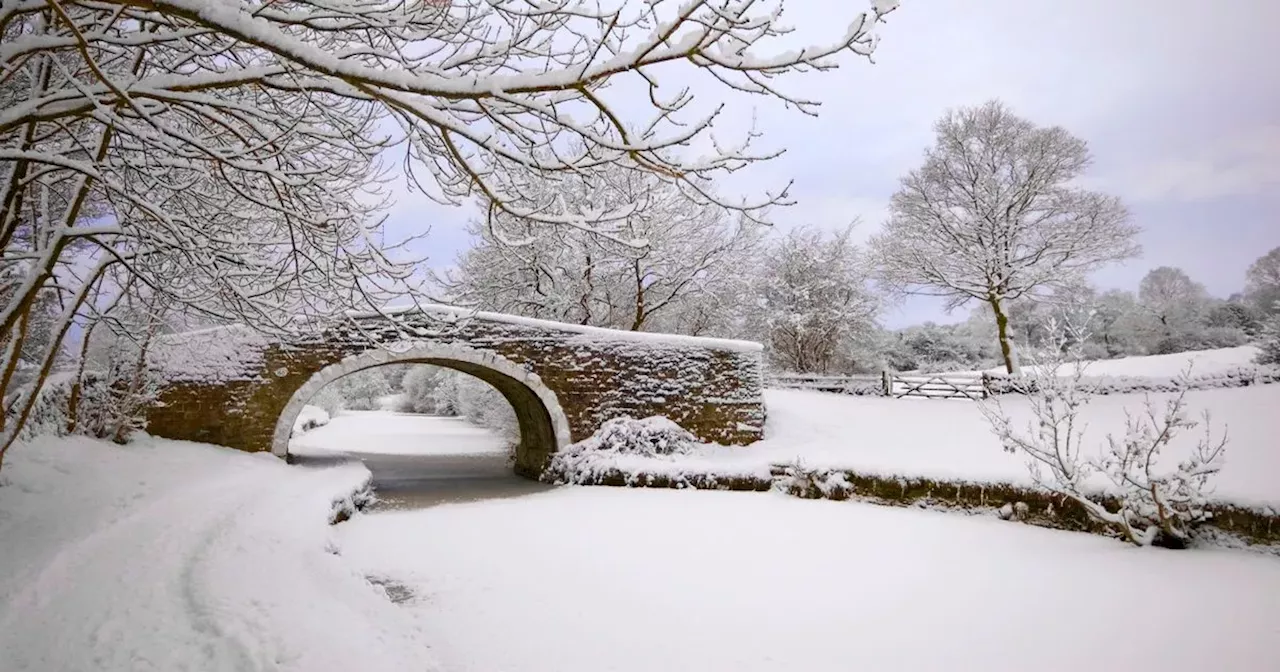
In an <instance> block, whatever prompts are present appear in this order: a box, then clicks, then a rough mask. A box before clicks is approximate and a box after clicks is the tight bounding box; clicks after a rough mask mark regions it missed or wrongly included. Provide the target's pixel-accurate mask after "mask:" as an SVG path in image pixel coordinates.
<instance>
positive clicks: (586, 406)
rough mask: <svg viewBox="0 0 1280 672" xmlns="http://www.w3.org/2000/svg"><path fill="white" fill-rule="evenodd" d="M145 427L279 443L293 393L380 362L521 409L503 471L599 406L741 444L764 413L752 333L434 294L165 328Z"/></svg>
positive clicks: (282, 446) (285, 435)
mask: <svg viewBox="0 0 1280 672" xmlns="http://www.w3.org/2000/svg"><path fill="white" fill-rule="evenodd" d="M152 361H153V363H154V365H155V368H156V370H157V371H158V372H159V373H160V374H161V375H162V376H163V377H164V378H165V380H166V384H165V387H164V388H163V390H162V392H161V394H160V399H159V402H160V403H159V404H157V406H156V407H155V408H153V409H152V410H151V411H150V412H149V413H148V428H147V431H149V432H150V433H151V434H153V435H156V436H162V437H166V438H172V439H185V440H191V441H204V442H208V443H216V444H221V445H224V446H230V447H232V448H238V449H241V450H247V451H266V450H270V451H272V452H273V453H275V454H277V455H281V456H285V455H287V453H288V448H289V435H290V432H291V431H292V427H293V422H294V420H295V419H296V417H297V415H298V412H299V411H301V410H302V406H303V405H304V404H305V403H306V402H307V401H308V400H309V399H311V397H312V395H314V394H315V393H316V392H318V391H319V390H320V388H322V387H324V386H325V385H326V384H328V383H329V382H331V381H333V380H336V379H338V378H341V377H342V376H345V375H347V374H350V373H354V372H356V371H360V370H362V369H367V368H371V367H375V366H381V365H383V364H392V363H403V362H418V363H424V364H435V365H437V366H443V367H448V368H451V369H456V370H458V371H462V372H464V373H469V374H472V375H474V376H476V377H478V378H480V379H482V380H484V381H486V382H488V383H489V384H491V385H493V386H494V387H495V388H497V389H498V391H499V392H501V393H502V395H503V396H504V397H506V399H507V401H509V402H510V403H511V406H512V408H513V409H514V410H515V413H516V417H517V418H518V420H519V423H520V435H521V439H520V444H519V446H518V447H517V449H516V471H517V472H519V473H521V474H523V475H526V476H533V477H536V476H537V474H539V473H540V472H541V470H542V468H543V466H544V464H545V462H546V460H547V458H548V457H549V456H550V455H551V453H552V452H554V451H555V450H557V449H559V448H562V447H564V446H565V445H567V444H569V443H572V442H574V441H580V440H582V439H584V438H586V437H588V436H590V435H591V434H592V433H594V432H595V430H596V429H597V428H598V427H599V426H600V424H601V423H602V422H604V421H605V420H609V419H611V418H615V417H619V416H623V415H629V416H632V417H637V418H643V417H648V416H651V415H665V416H667V417H668V418H671V419H672V420H674V421H675V422H676V423H678V424H680V425H681V426H683V427H684V428H686V429H688V430H689V431H690V432H692V433H693V434H695V435H696V436H698V437H699V438H701V439H703V440H705V441H709V442H716V443H722V444H744V443H749V442H752V441H755V440H757V439H759V438H760V436H761V430H762V427H763V424H764V405H763V399H762V397H761V388H762V385H763V380H762V370H761V369H762V362H761V348H760V345H759V344H757V343H749V342H745V341H730V340H721V339H709V338H696V337H686V336H671V335H665V334H649V333H637V332H625V331H616V330H612V329H599V328H593V327H582V326H578V325H572V324H564V323H560V322H550V321H546V320H532V319H526V318H520V317H514V316H510V315H501V314H495V313H481V312H471V311H466V310H462V309H457V308H451V307H446V306H419V307H415V308H414V309H412V310H404V311H398V312H395V313H390V314H388V313H384V314H379V315H369V316H363V317H360V318H358V319H356V320H355V324H354V325H352V326H349V327H343V328H341V329H331V330H328V331H325V332H322V333H319V334H317V335H315V336H311V337H306V338H296V339H291V340H277V339H272V338H269V337H266V336H263V335H262V334H259V333H257V332H254V331H252V330H249V329H247V328H245V327H235V326H232V327H218V328H214V329H206V330H201V331H194V332H187V333H184V334H175V335H172V336H169V337H166V338H165V340H164V342H163V343H161V344H159V345H158V346H157V347H156V348H155V350H154V351H153V356H152Z"/></svg>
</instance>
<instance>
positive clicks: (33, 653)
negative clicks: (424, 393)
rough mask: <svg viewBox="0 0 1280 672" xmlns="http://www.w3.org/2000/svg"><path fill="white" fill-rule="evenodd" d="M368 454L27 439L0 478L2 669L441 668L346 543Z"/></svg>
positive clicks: (154, 441)
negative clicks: (331, 463)
mask: <svg viewBox="0 0 1280 672" xmlns="http://www.w3.org/2000/svg"><path fill="white" fill-rule="evenodd" d="M367 476H368V472H367V471H365V470H364V468H363V467H361V466H360V465H358V464H346V465H341V466H337V467H331V468H326V469H300V468H290V467H287V466H286V465H285V464H284V463H283V462H281V461H280V460H278V459H276V458H273V457H269V456H264V455H248V454H245V453H240V452H237V451H233V450H230V449H225V448H218V447H214V446H207V445H201V444H193V443H184V442H175V441H163V440H157V439H144V440H142V441H140V442H138V443H136V444H134V445H129V446H123V447H122V446H116V445H114V444H109V443H105V442H99V441H92V440H88V439H44V440H40V441H38V442H36V443H34V444H28V445H22V444H20V445H18V446H16V447H15V448H14V449H13V450H12V451H11V452H10V454H9V455H8V456H7V458H6V464H5V469H4V472H3V474H2V475H0V478H3V481H4V484H3V485H0V669H3V670H4V672H19V671H26V670H30V671H32V672H49V671H52V670H86V671H87V670H95V671H97V670H103V671H108V670H109V671H115V670H120V671H134V670H158V671H164V672H170V671H175V670H199V671H202V672H206V671H207V672H214V671H221V670H298V671H299V672H316V671H327V670H334V671H335V672H336V671H347V670H388V671H390V670H397V671H399V670H409V669H412V670H424V669H427V670H429V669H435V668H434V663H433V662H432V660H433V659H432V658H431V655H430V652H429V651H428V645H427V641H426V639H425V638H423V636H422V634H421V632H420V631H419V629H418V628H417V627H416V626H415V625H414V624H413V622H412V617H411V615H409V614H406V613H405V612H404V611H403V610H400V609H397V608H396V607H395V606H394V605H392V604H391V603H390V602H388V601H387V600H386V598H385V596H384V595H383V594H381V593H380V591H379V589H377V588H375V587H373V586H371V585H370V584H369V583H368V582H367V581H366V580H365V579H364V577H363V576H362V575H361V574H359V573H358V572H356V571H355V570H353V569H352V567H351V565H350V564H349V563H348V562H347V561H346V560H344V559H343V558H341V557H340V556H337V555H334V554H333V553H332V552H331V551H332V550H333V548H334V547H333V541H332V538H331V535H332V533H333V530H334V528H331V527H329V525H328V516H329V512H330V508H331V505H332V500H333V499H334V498H335V497H336V496H339V495H341V494H343V493H345V492H349V491H350V490H351V489H352V488H353V487H354V486H356V485H357V484H359V483H361V482H362V481H363V480H364V479H365V478H367Z"/></svg>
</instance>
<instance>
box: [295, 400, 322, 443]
mask: <svg viewBox="0 0 1280 672" xmlns="http://www.w3.org/2000/svg"><path fill="white" fill-rule="evenodd" d="M329 420H330V418H329V412H328V411H326V410H324V409H323V408H320V407H319V406H311V405H307V406H303V407H302V411H300V412H299V413H298V417H297V418H296V419H295V420H294V421H293V436H298V435H299V434H303V433H305V432H309V431H311V430H313V429H315V428H316V427H323V426H325V425H327V424H329Z"/></svg>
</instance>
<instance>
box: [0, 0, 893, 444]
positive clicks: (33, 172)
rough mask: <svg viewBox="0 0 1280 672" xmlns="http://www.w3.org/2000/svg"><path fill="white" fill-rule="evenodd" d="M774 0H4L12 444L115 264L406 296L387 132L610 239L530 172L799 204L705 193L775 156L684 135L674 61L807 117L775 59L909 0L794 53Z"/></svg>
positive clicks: (421, 156)
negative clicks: (47, 309)
mask: <svg viewBox="0 0 1280 672" xmlns="http://www.w3.org/2000/svg"><path fill="white" fill-rule="evenodd" d="M764 4H765V3H759V2H754V1H752V0H692V1H687V2H680V3H675V2H667V1H663V0H656V1H649V2H619V3H612V4H610V5H609V6H608V7H604V6H601V5H599V4H598V3H592V2H585V1H583V0H544V1H540V2H536V3H534V2H527V1H526V0H451V1H443V0H283V1H280V2H258V1H256V0H6V1H5V2H3V3H2V4H0V248H2V256H0V278H3V286H2V287H0V300H2V302H3V303H2V305H0V351H2V352H3V357H4V358H3V360H2V361H0V380H3V381H4V387H5V389H0V395H2V396H3V398H5V399H6V400H7V401H6V406H5V409H4V413H3V414H0V458H2V457H3V451H4V450H5V449H6V448H7V447H8V445H10V444H11V442H12V439H13V437H14V436H16V431H17V426H18V425H21V424H22V422H23V419H24V418H26V417H27V415H28V413H29V411H30V409H31V406H32V404H33V403H34V399H35V389H36V388H38V387H39V381H41V380H43V379H44V377H45V376H46V375H47V374H48V372H49V371H50V369H51V368H52V367H53V365H54V361H55V358H56V355H57V353H58V352H59V351H60V349H61V346H62V344H63V341H64V338H65V336H66V335H67V334H68V333H69V332H70V331H71V330H72V325H73V323H75V322H76V321H77V320H81V319H83V318H84V316H85V315H86V313H91V312H93V310H94V308H93V307H92V306H91V305H89V302H90V300H91V297H93V296H99V295H104V294H109V293H110V292H103V291H102V288H103V286H104V284H106V283H108V280H107V278H109V277H120V276H119V273H116V272H115V271H113V269H124V270H125V275H126V276H130V277H133V278H135V279H136V282H135V283H134V284H135V285H136V286H137V287H140V288H146V289H147V290H148V291H150V292H153V293H158V294H163V295H165V296H166V297H167V303H168V305H173V306H175V307H176V309H178V310H180V311H195V312H203V313H206V314H208V316H209V318H210V319H214V320H219V321H229V320H234V321H239V322H245V323H247V324H250V325H251V326H253V327H255V328H260V329H267V330H273V331H278V332H286V333H293V332H294V331H295V330H297V329H299V325H300V323H302V322H306V323H308V324H316V323H321V322H323V321H325V320H331V319H340V318H341V316H342V315H343V314H344V311H345V310H347V309H349V308H351V307H366V308H367V307H371V306H372V307H376V306H378V305H381V304H382V303H384V302H385V301H386V300H387V299H389V298H390V297H392V296H395V295H398V294H401V293H402V292H403V291H404V290H405V289H406V285H407V284H408V283H410V281H411V280H413V275H412V272H413V268H414V267H413V264H412V263H411V262H412V261H414V260H412V259H406V258H404V257H403V256H397V255H396V254H394V253H389V252H388V249H387V248H388V246H389V244H390V243H388V242H387V241H385V240H384V237H383V231H382V229H381V212H382V210H381V207H382V206H383V205H384V204H385V203H386V199H387V197H388V193H387V191H386V190H385V189H384V186H383V183H382V181H381V179H380V178H381V176H383V175H384V174H385V167H384V165H383V163H382V157H383V156H384V155H385V154H386V152H387V150H388V149H389V148H392V147H400V148H403V149H404V152H405V158H406V166H407V167H408V173H409V175H410V176H411V179H412V181H413V183H414V184H415V185H417V186H418V187H420V188H422V189H423V190H424V191H426V192H427V193H428V194H429V195H431V196H432V197H434V198H436V199H438V200H440V201H443V202H446V203H461V202H464V201H467V200H469V199H471V198H472V197H473V196H476V195H483V196H484V197H485V202H486V203H487V204H488V205H489V213H490V215H496V214H497V213H499V212H503V213H507V214H511V215H514V216H519V217H522V218H524V219H525V220H527V221H531V222H535V223H538V224H542V225H548V226H554V225H567V226H573V227H578V228H582V229H587V230H592V231H599V232H601V233H602V234H608V233H609V231H610V229H611V227H614V226H616V225H617V224H618V223H619V222H622V221H624V220H625V219H626V218H627V217H628V216H629V215H630V214H631V213H632V212H633V211H634V209H635V207H636V204H635V203H619V204H616V205H615V206H614V207H611V208H590V209H586V210H577V211H572V210H564V209H561V208H554V207H551V206H552V205H553V204H552V203H548V202H536V201H531V200H530V199H528V198H527V197H526V196H527V195H526V194H525V193H524V188H525V186H526V183H527V180H526V176H527V175H529V174H530V172H534V173H579V174H582V173H592V172H594V171H597V170H600V169H602V167H604V166H607V165H611V164H623V165H626V166H628V167H630V168H633V169H636V170H645V171H651V172H655V173H659V174H662V175H664V176H666V177H668V178H669V179H670V180H672V181H673V183H675V184H677V185H678V187H679V188H680V189H682V190H683V191H684V192H685V193H686V194H687V195H688V196H689V197H690V198H692V199H696V200H698V201H699V202H701V203H706V204H712V205H716V206H718V207H722V208H725V209H736V210H738V211H740V212H743V213H747V214H750V213H753V212H756V211H758V209H760V208H763V207H767V206H769V205H772V204H776V203H785V202H787V200H788V196H787V194H786V188H785V185H780V187H779V189H777V190H776V191H774V192H772V193H767V194H763V195H761V196H759V197H757V198H754V199H752V200H749V201H736V200H735V201H732V202H730V201H728V200H724V199H720V198H719V197H717V196H716V195H715V194H714V193H713V192H711V191H709V190H707V189H706V188H705V185H706V184H709V180H710V179H711V178H713V177H714V176H715V175H717V174H719V173H722V172H725V171H729V170H735V169H738V168H740V167H742V166H744V165H745V164H748V163H750V162H752V161H756V160H760V159H766V158H769V157H771V156H774V155H776V153H777V152H774V151H770V150H767V149H763V150H762V149H757V148H755V147H754V146H753V145H752V142H751V141H752V140H754V139H755V138H756V137H757V136H758V133H757V132H756V131H755V129H752V130H751V131H750V132H748V133H746V134H744V135H743V136H742V137H741V138H739V139H737V141H734V140H733V139H725V138H723V137H718V138H715V142H712V143H710V144H711V145H713V146H714V147H715V148H716V151H714V152H711V153H709V154H706V155H703V156H691V155H690V153H689V152H687V151H683V150H684V148H685V147H687V146H688V145H689V144H691V143H695V142H701V139H702V138H708V139H709V138H710V133H711V130H712V129H713V127H714V126H715V123H716V120H717V118H718V116H719V114H720V113H721V111H722V110H723V104H721V105H720V106H716V105H698V104H695V97H694V94H693V90H692V89H691V88H689V87H687V86H683V85H671V84H668V85H662V84H661V80H660V79H659V78H660V76H661V77H669V76H671V75H678V74H679V73H680V72H682V71H683V72H684V73H687V74H696V75H697V76H699V77H702V78H703V79H704V80H706V81H711V82H715V83H716V84H715V86H714V87H713V88H716V89H719V91H717V93H723V92H724V91H725V90H730V89H731V90H736V91H739V92H745V93H747V94H755V95H758V96H761V97H764V98H772V99H775V100H780V101H783V102H785V103H787V104H788V105H789V106H791V107H794V108H796V109H799V110H800V111H802V112H806V113H814V111H815V109H816V105H817V103H816V102H815V101H812V100H808V99H804V98H799V97H796V96H794V95H791V94H788V93H787V92H786V91H785V90H784V89H782V88H780V87H781V84H782V83H783V81H784V80H785V75H788V74H790V73H795V72H801V71H812V70H826V69H830V68H833V67H835V66H836V63H837V60H836V57H837V56H838V55H840V54H841V53H842V52H851V53H853V54H855V55H860V56H863V57H866V56H869V55H870V54H871V52H872V51H873V49H874V47H875V44H876V36H875V33H874V28H875V25H876V23H877V22H878V21H879V20H880V19H881V18H882V16H883V15H884V14H885V13H887V11H889V10H891V9H892V8H893V6H894V5H895V4H896V3H894V2H892V1H890V0H877V2H875V3H873V4H872V7H871V9H870V10H868V11H865V12H862V13H857V14H854V15H853V16H852V17H851V19H852V23H851V24H850V26H849V29H848V30H847V31H846V32H845V33H844V34H843V36H842V37H841V38H839V39H837V40H835V41H833V42H832V43H831V44H828V45H819V46H814V47H810V48H807V49H803V50H799V51H788V52H784V53H769V48H770V45H771V44H772V43H775V42H776V41H777V38H779V37H781V36H783V35H784V34H785V33H786V32H787V29H786V28H785V27H783V26H782V25H781V24H780V23H779V21H780V17H779V14H778V12H777V11H776V10H777V9H778V8H777V7H776V6H772V7H766V6H764ZM611 84H612V85H615V86H610V85H611ZM623 84H626V85H623ZM706 90H707V88H706V87H702V88H700V89H699V93H702V92H703V91H706ZM712 95H713V96H714V95H716V94H712ZM721 100H723V99H721ZM50 293H52V294H54V295H55V296H56V301H55V303H56V304H57V305H58V308H59V309H58V313H57V315H56V316H55V318H54V319H53V326H52V328H51V330H50V332H51V336H50V337H49V338H48V339H47V341H48V345H47V347H44V348H43V349H42V352H41V353H40V355H39V356H38V357H36V358H35V359H36V360H37V363H36V364H35V367H34V368H35V380H36V381H37V384H36V385H34V386H30V389H28V390H27V391H26V392H24V393H23V394H20V395H17V396H14V395H11V394H10V392H11V390H10V389H8V388H7V385H8V383H9V381H11V380H14V377H13V376H12V375H11V373H12V371H13V369H15V368H16V367H17V366H18V362H19V356H18V355H19V354H21V353H29V352H30V350H31V348H30V347H28V345H27V343H26V340H27V338H28V336H29V334H30V333H31V328H30V325H31V324H32V323H33V322H34V320H33V319H32V311H33V310H34V309H35V307H36V306H37V305H38V304H39V303H40V302H41V301H43V300H44V299H42V298H41V297H43V296H45V295H48V294H50ZM23 357H26V355H23ZM28 359H29V358H28Z"/></svg>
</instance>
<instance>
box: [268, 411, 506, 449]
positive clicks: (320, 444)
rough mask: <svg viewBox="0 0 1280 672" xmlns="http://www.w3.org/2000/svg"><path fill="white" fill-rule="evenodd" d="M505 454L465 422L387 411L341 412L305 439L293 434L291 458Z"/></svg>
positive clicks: (488, 434)
mask: <svg viewBox="0 0 1280 672" xmlns="http://www.w3.org/2000/svg"><path fill="white" fill-rule="evenodd" d="M507 451H508V447H507V441H506V439H504V438H503V437H502V436H501V435H499V434H498V433H497V432H494V431H493V430H491V429H486V428H484V427H479V426H477V425H474V424H472V423H470V422H467V420H466V419H465V418H446V417H439V416H434V415H415V414H412V413H391V412H387V411H343V412H342V413H340V414H338V415H336V416H334V417H333V418H331V419H330V420H329V424H327V425H325V426H323V427H318V428H316V429H313V430H311V431H310V432H307V433H306V434H304V435H295V436H294V438H293V440H292V441H290V442H289V452H290V453H292V454H295V455H330V454H334V453H348V454H360V453H378V454H381V455H472V454H494V453H505V452H507Z"/></svg>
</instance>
